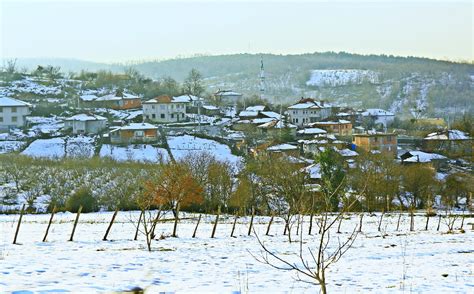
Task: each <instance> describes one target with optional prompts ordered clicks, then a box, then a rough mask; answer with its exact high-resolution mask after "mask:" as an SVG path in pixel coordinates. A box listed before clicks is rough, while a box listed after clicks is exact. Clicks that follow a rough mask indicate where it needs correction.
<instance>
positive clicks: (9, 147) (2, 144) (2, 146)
mask: <svg viewBox="0 0 474 294" xmlns="http://www.w3.org/2000/svg"><path fill="white" fill-rule="evenodd" d="M25 144H26V142H23V141H0V154H4V153H10V152H15V151H18V150H20V149H21V148H23V146H25Z"/></svg>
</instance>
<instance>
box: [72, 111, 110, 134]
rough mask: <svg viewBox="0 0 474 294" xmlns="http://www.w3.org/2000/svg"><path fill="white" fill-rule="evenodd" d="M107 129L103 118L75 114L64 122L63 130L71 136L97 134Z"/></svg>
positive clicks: (105, 120)
mask: <svg viewBox="0 0 474 294" xmlns="http://www.w3.org/2000/svg"><path fill="white" fill-rule="evenodd" d="M106 127H107V119H106V118H105V117H102V116H99V115H94V114H84V113H82V114H76V115H73V116H71V117H69V118H66V119H65V120H64V128H65V129H72V133H73V134H97V133H99V132H100V131H101V130H103V129H105V128H106Z"/></svg>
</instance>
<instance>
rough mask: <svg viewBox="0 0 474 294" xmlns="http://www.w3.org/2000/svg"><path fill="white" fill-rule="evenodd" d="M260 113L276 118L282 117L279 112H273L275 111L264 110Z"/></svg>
mask: <svg viewBox="0 0 474 294" xmlns="http://www.w3.org/2000/svg"><path fill="white" fill-rule="evenodd" d="M260 114H262V115H264V116H267V117H271V118H276V119H281V115H280V114H279V113H276V112H273V111H262V112H260Z"/></svg>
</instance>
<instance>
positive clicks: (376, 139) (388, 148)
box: [352, 132, 398, 157]
mask: <svg viewBox="0 0 474 294" xmlns="http://www.w3.org/2000/svg"><path fill="white" fill-rule="evenodd" d="M352 144H354V145H355V147H356V148H360V149H363V150H365V151H380V152H382V153H390V154H393V156H394V157H395V156H397V146H398V142H397V134H395V133H392V134H390V133H379V132H367V133H365V134H353V135H352Z"/></svg>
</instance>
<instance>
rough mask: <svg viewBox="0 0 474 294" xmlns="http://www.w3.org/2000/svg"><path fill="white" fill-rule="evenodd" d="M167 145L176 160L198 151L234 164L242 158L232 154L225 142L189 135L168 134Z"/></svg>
mask: <svg viewBox="0 0 474 294" xmlns="http://www.w3.org/2000/svg"><path fill="white" fill-rule="evenodd" d="M168 145H169V147H170V150H171V153H172V154H173V157H174V159H176V160H179V159H182V158H184V157H186V156H187V155H189V154H197V153H200V152H207V153H210V154H212V155H214V156H215V157H216V159H217V160H221V161H228V162H229V163H231V164H235V165H238V164H239V163H240V162H241V160H242V159H241V158H240V157H239V156H235V155H233V154H232V153H231V151H230V148H229V146H227V145H225V144H221V143H219V142H216V141H213V140H208V139H202V138H199V137H193V136H190V135H184V136H169V137H168Z"/></svg>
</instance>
